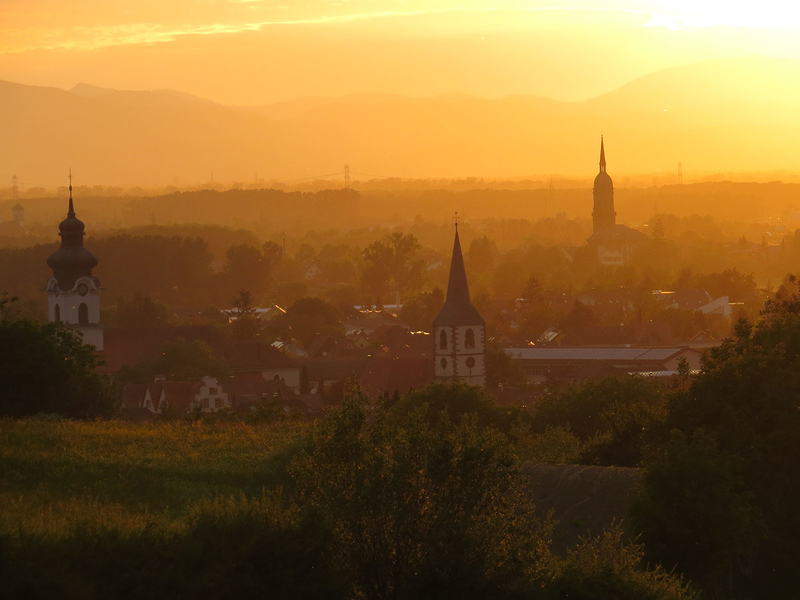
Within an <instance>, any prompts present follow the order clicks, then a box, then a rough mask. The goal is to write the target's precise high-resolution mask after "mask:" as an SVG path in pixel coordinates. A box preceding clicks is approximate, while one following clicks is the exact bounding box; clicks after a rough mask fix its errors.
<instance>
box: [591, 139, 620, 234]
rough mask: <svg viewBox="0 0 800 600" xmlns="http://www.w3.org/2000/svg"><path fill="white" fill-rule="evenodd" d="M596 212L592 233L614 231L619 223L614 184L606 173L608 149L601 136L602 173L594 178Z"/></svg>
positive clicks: (593, 217) (594, 213) (593, 215)
mask: <svg viewBox="0 0 800 600" xmlns="http://www.w3.org/2000/svg"><path fill="white" fill-rule="evenodd" d="M592 196H593V197H594V210H593V211H592V233H597V232H598V231H603V230H609V229H613V228H614V225H616V223H617V213H616V211H615V210H614V182H612V181H611V177H610V176H609V175H608V172H607V171H606V149H605V145H604V144H603V136H602V135H601V136H600V172H599V173H598V174H597V177H595V178H594V188H593V189H592Z"/></svg>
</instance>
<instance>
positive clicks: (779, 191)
mask: <svg viewBox="0 0 800 600" xmlns="http://www.w3.org/2000/svg"><path fill="white" fill-rule="evenodd" d="M612 177H613V173H612ZM415 187H416V186H415V185H414V182H408V184H407V186H406V187H403V184H402V182H401V183H397V182H389V183H388V184H387V186H386V187H385V188H381V187H380V186H375V185H367V186H364V189H362V190H361V191H357V190H353V189H349V190H348V189H326V190H318V191H306V192H302V191H284V190H282V189H228V190H223V189H203V190H195V191H186V192H180V191H175V192H173V193H169V194H164V195H156V196H147V195H144V191H143V190H140V195H138V196H135V197H120V196H119V194H118V193H116V192H115V191H112V193H103V192H102V191H100V190H94V191H92V192H91V194H81V193H80V190H79V189H78V190H76V194H75V197H76V202H77V208H78V212H79V216H81V218H83V219H84V220H86V222H87V223H97V224H99V225H101V226H103V227H104V228H105V227H108V226H113V227H132V226H141V225H149V224H151V223H152V220H153V219H154V218H155V219H157V221H158V223H161V224H169V223H183V222H186V221H187V215H191V219H190V220H191V221H192V222H195V223H202V224H213V225H219V224H221V225H227V226H232V227H241V226H247V227H249V228H253V229H254V230H255V231H256V232H257V233H258V234H259V235H265V234H266V233H268V232H269V231H272V230H288V229H292V228H294V227H295V226H296V225H297V224H298V223H302V224H303V225H304V226H306V227H308V228H312V229H322V230H324V229H327V228H331V227H343V226H346V225H348V224H353V223H359V224H361V225H365V224H367V223H370V224H378V223H384V222H386V219H387V216H391V219H392V220H393V221H395V222H397V223H401V222H405V223H408V222H410V221H412V220H413V219H414V218H415V217H416V216H420V217H422V218H423V219H426V220H434V221H442V220H449V219H450V218H451V217H452V215H453V213H454V212H455V211H459V212H460V213H461V214H462V215H464V217H466V218H467V219H473V220H474V219H480V220H484V219H492V218H497V217H498V216H501V217H502V218H505V219H527V220H531V221H534V220H540V219H544V218H548V217H553V216H555V215H556V214H558V213H563V214H565V215H566V216H567V217H568V218H581V219H587V220H588V219H590V217H591V210H592V209H591V206H592V194H591V188H590V187H589V186H588V185H587V186H586V187H574V185H571V184H569V187H567V186H564V185H561V183H560V182H558V181H557V182H556V185H555V188H554V189H552V190H551V189H549V186H548V185H547V184H542V183H541V182H539V183H533V182H528V184H527V185H526V186H525V187H524V188H523V189H504V188H506V187H508V185H507V184H504V183H501V184H494V183H493V182H482V181H479V180H472V181H471V182H470V185H469V186H462V189H453V187H452V186H447V185H441V186H439V187H438V188H437V187H433V188H432V187H431V186H430V185H426V186H425V188H427V189H415ZM616 187H617V189H616V194H615V200H616V209H617V213H618V219H619V220H620V221H621V222H625V223H628V224H640V223H644V222H647V221H648V220H649V219H650V218H651V217H652V216H653V213H654V212H660V213H662V214H674V215H677V216H679V217H681V218H683V217H690V216H692V215H714V216H716V217H717V218H719V219H721V220H724V221H728V222H739V223H754V222H764V221H766V220H767V219H773V220H776V219H781V220H782V223H783V224H784V225H786V226H788V227H797V226H798V225H800V214H798V209H800V205H798V203H797V190H798V184H790V183H788V184H787V183H781V182H771V183H733V182H719V183H696V184H687V185H665V186H655V185H654V186H652V187H647V188H630V187H626V185H625V182H624V180H622V179H618V180H617V186H616ZM65 199H66V189H64V191H63V193H62V195H61V196H60V197H59V198H25V199H24V200H23V201H22V203H23V205H24V206H25V208H26V221H27V222H28V223H29V224H34V223H37V222H38V223H41V224H49V223H57V222H58V219H59V218H60V217H61V215H62V214H63V213H64V212H65ZM15 203H16V201H12V200H4V201H0V210H3V209H8V210H9V212H10V208H11V206H13V205H14V204H15ZM654 209H656V210H655V211H654ZM9 216H10V215H9Z"/></svg>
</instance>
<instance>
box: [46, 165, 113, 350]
mask: <svg viewBox="0 0 800 600" xmlns="http://www.w3.org/2000/svg"><path fill="white" fill-rule="evenodd" d="M58 229H59V234H58V235H59V236H61V247H60V248H59V249H58V250H56V251H55V252H54V253H53V254H51V255H50V256H49V258H48V259H47V266H49V267H50V268H51V269H53V276H52V277H51V278H50V279H49V281H48V282H47V287H46V288H45V291H46V292H47V297H48V310H49V317H50V321H51V322H53V321H62V322H63V323H65V324H66V325H69V327H70V328H72V329H77V330H78V331H80V332H81V333H82V334H83V343H84V344H91V345H92V346H94V347H95V348H96V349H97V350H102V349H103V326H102V325H101V324H100V290H101V289H102V288H101V287H100V280H99V279H97V277H95V276H93V275H92V269H93V268H94V267H96V266H97V262H98V261H97V257H96V256H95V255H94V254H92V253H91V252H89V251H88V250H87V249H86V248H84V247H83V236H84V235H85V233H84V224H83V222H82V221H80V220H78V218H77V217H76V216H75V209H74V207H73V205H72V171H71V170H70V173H69V211H68V212H67V218H66V219H64V220H63V221H61V223H60V224H59V226H58Z"/></svg>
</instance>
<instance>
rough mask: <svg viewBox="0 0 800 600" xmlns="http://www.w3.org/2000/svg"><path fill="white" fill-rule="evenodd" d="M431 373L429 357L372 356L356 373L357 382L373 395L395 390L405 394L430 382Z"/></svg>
mask: <svg viewBox="0 0 800 600" xmlns="http://www.w3.org/2000/svg"><path fill="white" fill-rule="evenodd" d="M433 374H434V372H433V360H432V359H430V358H373V359H372V360H370V361H369V362H368V363H367V364H366V365H365V367H364V368H363V369H362V371H361V372H360V373H359V374H358V383H359V385H360V386H361V387H363V388H364V389H365V390H366V391H367V393H369V394H370V396H373V397H374V396H378V395H380V394H383V393H387V394H389V395H391V394H393V393H394V391H395V390H397V391H398V392H400V393H401V394H405V393H406V392H408V391H409V390H412V389H413V390H419V389H422V388H423V387H425V386H426V385H427V384H429V383H431V382H432V381H433Z"/></svg>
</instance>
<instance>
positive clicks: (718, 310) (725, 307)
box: [699, 296, 733, 317]
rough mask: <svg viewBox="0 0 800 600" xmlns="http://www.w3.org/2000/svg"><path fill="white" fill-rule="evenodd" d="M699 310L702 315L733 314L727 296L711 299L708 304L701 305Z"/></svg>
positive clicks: (727, 315)
mask: <svg viewBox="0 0 800 600" xmlns="http://www.w3.org/2000/svg"><path fill="white" fill-rule="evenodd" d="M699 310H700V312H702V313H703V314H704V315H722V316H723V317H730V316H731V315H732V314H733V308H732V307H731V303H730V302H729V300H728V296H720V297H719V298H717V299H716V300H712V301H711V302H709V303H708V304H705V305H703V306H701V307H700V309H699Z"/></svg>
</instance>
